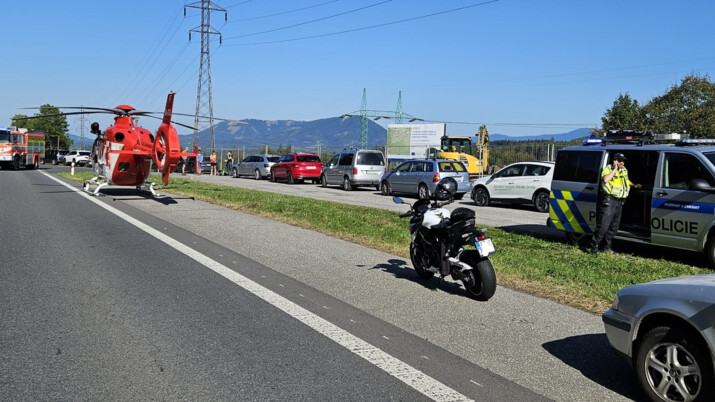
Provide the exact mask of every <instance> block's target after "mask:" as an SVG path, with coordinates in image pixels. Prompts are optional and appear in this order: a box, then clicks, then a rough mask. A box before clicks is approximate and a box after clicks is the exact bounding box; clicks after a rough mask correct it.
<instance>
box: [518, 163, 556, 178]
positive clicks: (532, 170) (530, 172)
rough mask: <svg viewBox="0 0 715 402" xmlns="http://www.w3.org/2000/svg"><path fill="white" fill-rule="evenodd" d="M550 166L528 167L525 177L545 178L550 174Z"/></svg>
mask: <svg viewBox="0 0 715 402" xmlns="http://www.w3.org/2000/svg"><path fill="white" fill-rule="evenodd" d="M549 169H551V168H549V167H548V166H541V165H526V173H524V176H543V175H545V174H546V173H548V172H549Z"/></svg>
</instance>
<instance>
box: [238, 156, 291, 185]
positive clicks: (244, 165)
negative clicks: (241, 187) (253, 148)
mask: <svg viewBox="0 0 715 402" xmlns="http://www.w3.org/2000/svg"><path fill="white" fill-rule="evenodd" d="M279 158H280V156H278V155H266V154H262V155H261V154H257V155H249V156H247V157H245V158H243V160H242V161H241V162H239V163H237V164H235V165H234V166H233V169H231V175H232V176H233V177H239V176H251V177H253V178H254V179H256V180H260V179H262V178H267V177H268V176H270V175H271V166H273V165H275V164H276V162H278V159H279Z"/></svg>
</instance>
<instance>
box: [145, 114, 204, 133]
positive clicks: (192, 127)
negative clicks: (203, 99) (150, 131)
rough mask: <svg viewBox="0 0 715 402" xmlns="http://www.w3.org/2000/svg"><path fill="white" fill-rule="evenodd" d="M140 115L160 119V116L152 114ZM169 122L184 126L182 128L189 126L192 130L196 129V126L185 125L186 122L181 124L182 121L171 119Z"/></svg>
mask: <svg viewBox="0 0 715 402" xmlns="http://www.w3.org/2000/svg"><path fill="white" fill-rule="evenodd" d="M142 116H146V117H151V118H152V119H157V120H162V118H161V117H156V116H152V115H150V114H145V115H142ZM171 124H176V125H177V126H181V127H184V128H190V129H192V130H196V127H194V126H189V125H186V124H183V123H179V122H178V121H173V120H172V121H171Z"/></svg>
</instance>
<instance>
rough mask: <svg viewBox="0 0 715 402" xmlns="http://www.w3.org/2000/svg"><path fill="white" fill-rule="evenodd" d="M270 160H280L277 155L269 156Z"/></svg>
mask: <svg viewBox="0 0 715 402" xmlns="http://www.w3.org/2000/svg"><path fill="white" fill-rule="evenodd" d="M268 162H278V157H277V156H269V157H268Z"/></svg>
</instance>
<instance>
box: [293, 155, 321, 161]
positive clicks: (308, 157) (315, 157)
mask: <svg viewBox="0 0 715 402" xmlns="http://www.w3.org/2000/svg"><path fill="white" fill-rule="evenodd" d="M298 162H320V157H318V155H298Z"/></svg>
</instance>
